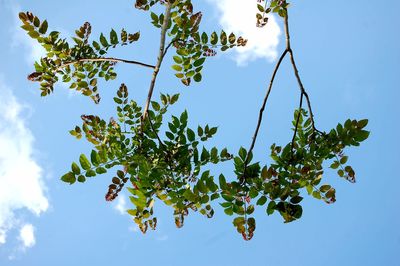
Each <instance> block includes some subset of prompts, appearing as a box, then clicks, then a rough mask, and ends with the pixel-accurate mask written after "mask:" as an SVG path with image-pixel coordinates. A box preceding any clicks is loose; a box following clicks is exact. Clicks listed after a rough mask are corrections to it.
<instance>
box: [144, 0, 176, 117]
mask: <svg viewBox="0 0 400 266" xmlns="http://www.w3.org/2000/svg"><path fill="white" fill-rule="evenodd" d="M165 5H166V8H165V13H164V21H163V25H162V27H161V38H160V49H159V50H160V51H159V54H158V58H157V63H156V66H155V68H154V72H153V77H152V79H151V81H150V88H149V93H148V95H147V100H146V105H145V107H144V111H143V116H142V121H144V119H145V118H146V116H147V112H148V110H149V106H150V101H151V97H152V95H153V90H154V86H155V84H156V80H157V76H158V72H159V71H160V67H161V63H162V61H163V59H164V56H165V54H166V50H167V49H165V35H166V33H167V28H168V24H169V19H170V17H171V8H172V4H171V3H170V2H168V1H165ZM169 46H170V45H168V47H167V48H169Z"/></svg>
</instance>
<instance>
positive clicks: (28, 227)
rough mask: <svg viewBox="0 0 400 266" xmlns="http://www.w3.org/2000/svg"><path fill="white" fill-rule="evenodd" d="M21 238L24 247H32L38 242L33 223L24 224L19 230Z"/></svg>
mask: <svg viewBox="0 0 400 266" xmlns="http://www.w3.org/2000/svg"><path fill="white" fill-rule="evenodd" d="M19 239H20V241H21V242H22V244H23V247H24V248H30V247H33V246H34V245H35V244H36V239H35V228H34V227H33V225H32V224H25V225H24V226H22V228H21V230H19Z"/></svg>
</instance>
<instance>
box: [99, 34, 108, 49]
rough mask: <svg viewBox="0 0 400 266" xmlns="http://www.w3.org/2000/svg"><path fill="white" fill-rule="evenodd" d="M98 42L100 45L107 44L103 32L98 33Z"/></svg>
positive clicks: (105, 45)
mask: <svg viewBox="0 0 400 266" xmlns="http://www.w3.org/2000/svg"><path fill="white" fill-rule="evenodd" d="M100 43H101V45H103V46H104V47H107V46H108V42H107V39H106V37H104V35H103V33H102V34H101V35H100Z"/></svg>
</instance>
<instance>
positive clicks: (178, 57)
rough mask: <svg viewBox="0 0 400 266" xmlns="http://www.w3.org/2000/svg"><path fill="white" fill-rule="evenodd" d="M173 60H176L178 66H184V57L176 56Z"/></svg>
mask: <svg viewBox="0 0 400 266" xmlns="http://www.w3.org/2000/svg"><path fill="white" fill-rule="evenodd" d="M173 59H174V61H175V63H177V64H182V62H183V60H182V57H180V56H177V55H174V57H173Z"/></svg>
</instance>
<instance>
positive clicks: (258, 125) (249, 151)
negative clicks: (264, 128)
mask: <svg viewBox="0 0 400 266" xmlns="http://www.w3.org/2000/svg"><path fill="white" fill-rule="evenodd" d="M287 53H288V50H285V51H284V52H283V53H282V55H281V57H280V58H279V60H278V62H277V63H276V65H275V69H274V72H273V74H272V77H271V80H270V82H269V86H268V89H267V93H266V94H265V97H264V101H263V104H262V106H261V108H260V112H259V115H258V122H257V126H256V130H255V132H254V135H253V140H252V142H251V145H250V148H249V150H248V152H247V157H246V160H245V164H244V172H245V171H246V168H247V164H248V163H249V162H248V160H249V154H250V153H251V152H252V151H253V149H254V145H255V143H256V140H257V136H258V131H259V130H260V126H261V122H262V119H263V113H264V109H265V106H266V104H267V101H268V98H269V95H270V93H271V90H272V86H273V84H274V80H275V76H276V73H278V69H279V67H280V65H281V63H282V61H283V59H284V58H285V56H286V54H287Z"/></svg>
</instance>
